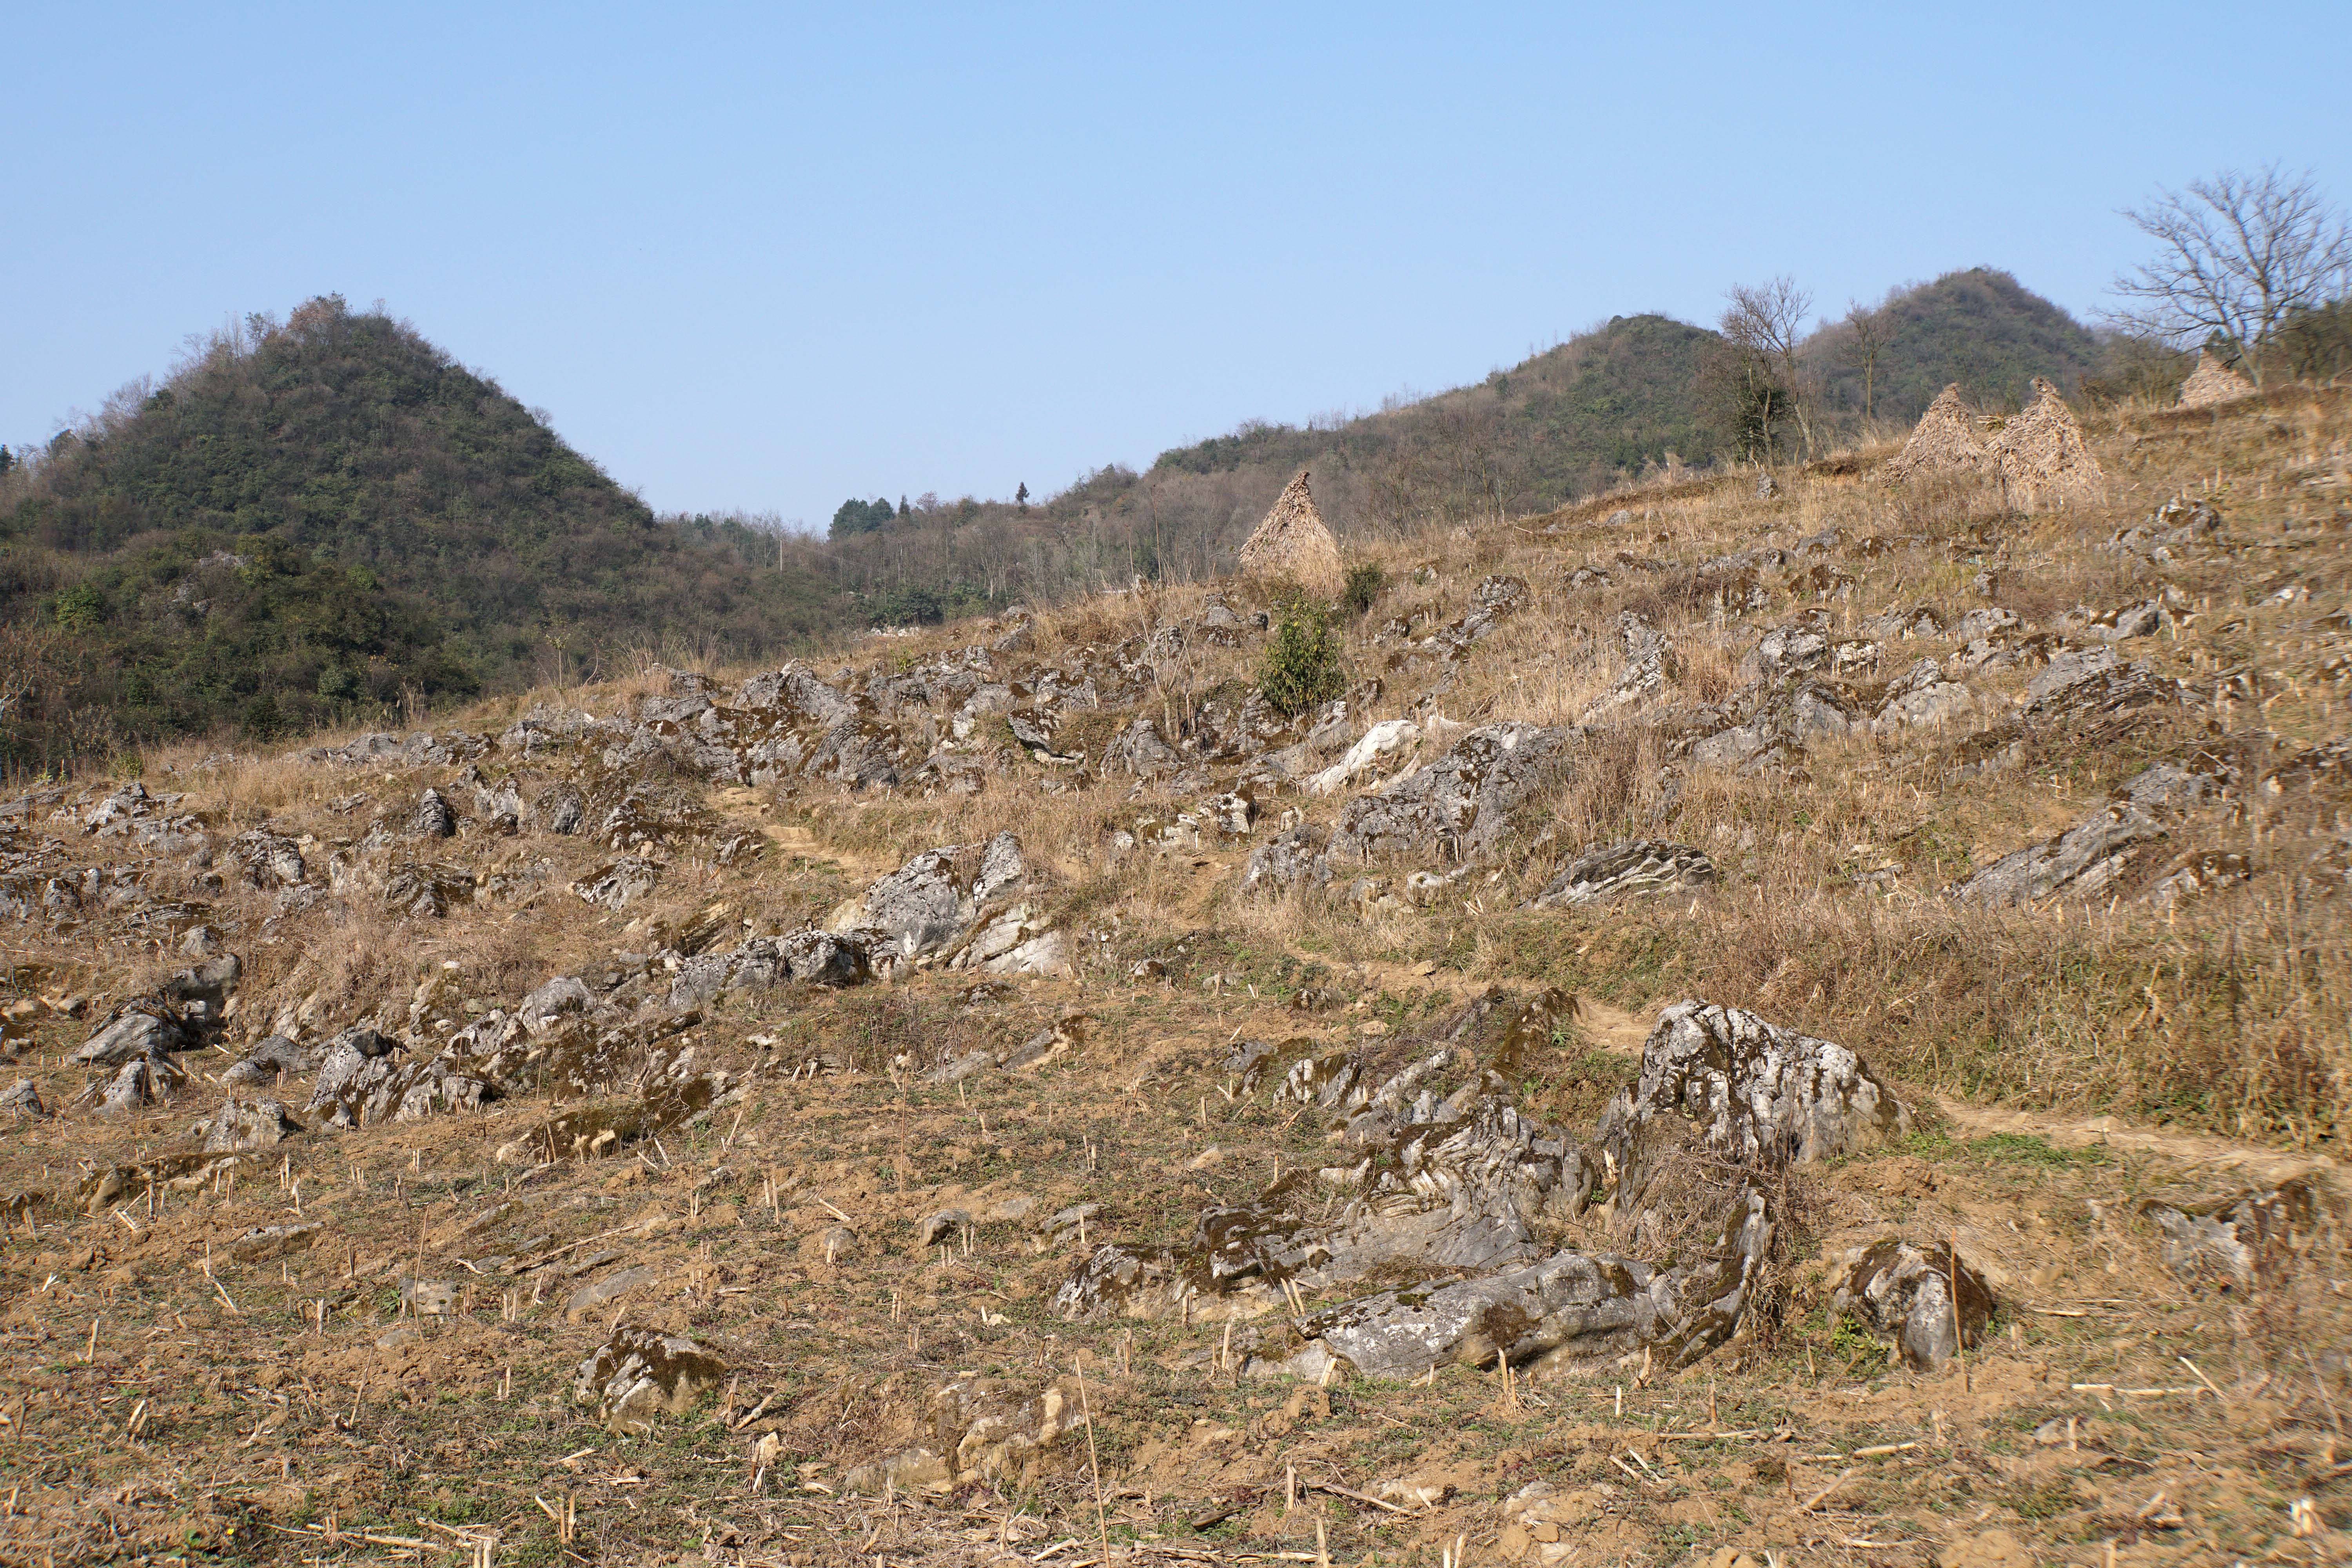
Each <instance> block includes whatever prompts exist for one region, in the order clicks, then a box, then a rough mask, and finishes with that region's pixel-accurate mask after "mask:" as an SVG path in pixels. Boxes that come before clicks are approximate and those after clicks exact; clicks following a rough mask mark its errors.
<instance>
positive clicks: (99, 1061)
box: [66, 998, 204, 1067]
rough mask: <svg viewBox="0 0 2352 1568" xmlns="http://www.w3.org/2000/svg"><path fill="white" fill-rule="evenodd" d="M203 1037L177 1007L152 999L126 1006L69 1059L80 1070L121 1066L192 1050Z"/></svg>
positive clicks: (199, 1043)
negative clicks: (171, 1052)
mask: <svg viewBox="0 0 2352 1568" xmlns="http://www.w3.org/2000/svg"><path fill="white" fill-rule="evenodd" d="M203 1043H204V1038H203V1037H202V1036H201V1035H200V1034H199V1033H198V1032H197V1031H196V1030H195V1029H194V1027H193V1026H191V1025H190V1024H189V1023H188V1022H187V1020H186V1019H185V1018H184V1017H183V1016H181V1015H180V1013H179V1012H178V1010H177V1009H175V1008H171V1007H168V1006H165V1005H163V1004H162V1003H161V1002H159V1001H157V1000H155V999H152V998H144V999H142V1000H141V1001H139V1002H134V1003H125V1004H124V1005H122V1006H121V1007H120V1008H118V1009H117V1010H116V1011H115V1013H114V1015H113V1016H110V1017H109V1018H108V1019H107V1021H106V1022H105V1023H104V1024H102V1025H100V1026H99V1029H98V1031H97V1032H96V1033H95V1034H93V1035H91V1036H90V1037H89V1039H87V1040H85V1041H83V1042H82V1043H81V1046H80V1047H79V1048H78V1049H77V1050H76V1051H75V1052H74V1053H73V1055H71V1056H70V1057H68V1058H66V1059H67V1060H68V1062H70V1063H72V1064H74V1065H75V1066H77V1067H121V1066H122V1065H123V1064H124V1063H126V1062H131V1061H134V1060H139V1059H142V1058H149V1057H162V1056H163V1055H164V1054H165V1053H167V1052H170V1051H184V1050H190V1049H193V1048H194V1047H197V1046H200V1045H202V1044H203Z"/></svg>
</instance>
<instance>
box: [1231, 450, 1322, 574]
mask: <svg viewBox="0 0 2352 1568" xmlns="http://www.w3.org/2000/svg"><path fill="white" fill-rule="evenodd" d="M1241 568H1242V573H1243V574H1244V576H1250V577H1264V578H1287V579H1289V580H1290V581H1292V582H1295V583H1297V584H1298V585H1299V586H1300V587H1302V588H1305V589H1306V590H1307V592H1308V593H1311V594H1324V595H1333V594H1337V593H1339V589H1340V586H1341V584H1343V583H1344V582H1345V580H1346V577H1347V572H1346V569H1345V568H1344V567H1343V566H1342V565H1341V564H1340V562H1339V541H1338V540H1336V539H1333V538H1332V537H1331V531H1330V530H1329V529H1328V528H1326V527H1325V526H1324V525H1323V514H1322V513H1321V512H1319V511H1318V510H1315V497H1314V495H1313V494H1312V493H1311V492H1310V491H1309V490H1308V489H1307V470H1306V469H1305V468H1301V469H1299V470H1298V477H1297V479H1293V480H1291V481H1290V482H1289V483H1288V484H1286V485H1285V486H1284V487H1283V488H1282V494H1280V495H1279V496H1277V497H1276V498H1275V502H1274V506H1273V507H1272V509H1271V510H1268V511H1267V512H1266V514H1265V520H1264V521H1261V522H1259V524H1258V525H1257V530H1256V531H1255V532H1254V533H1252V534H1251V535H1250V536H1249V542H1248V543H1246V544H1244V545H1243V546H1242V548H1241Z"/></svg>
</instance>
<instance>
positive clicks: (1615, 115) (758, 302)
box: [0, 0, 2352, 526]
mask: <svg viewBox="0 0 2352 1568" xmlns="http://www.w3.org/2000/svg"><path fill="white" fill-rule="evenodd" d="M2217 23H2224V24H2226V25H2225V26H2220V27H2219V28H2218V30H2217ZM2346 58H2352V6H2347V5H2343V4H2342V3H2341V0H2336V3H2334V4H2329V5H2318V4H2299V3H2294V0H2286V3H2283V4H2277V5H2269V6H2265V7H2263V8H2262V9H2261V10H2260V12H2259V13H2252V12H2249V13H2245V14H2235V13H2222V12H2217V11H2215V10H2214V9H2213V8H2212V7H2211V6H2210V5H2200V6H2197V7H2195V8H2191V7H2189V6H2187V5H2168V4H2136V5H2030V6H2029V5H2000V4H1984V5H1975V6H1971V7H1966V8H1963V9H1961V10H1958V11H1954V10H1952V9H1951V8H1949V7H1944V8H1931V7H1916V6H1914V7H1895V6H1886V5H1873V6H1867V7H1864V6H1858V5H1848V6H1807V5H1794V6H1784V7H1778V8H1774V7H1765V8H1761V9H1759V7H1757V6H1755V5H1650V6H1623V5H1609V6H1597V5H1596V6H1581V5H1554V6H1541V7H1538V6H1505V5H1493V6H1475V5H1457V6H1449V7H1440V6H1415V7H1410V8H1408V7H1382V6H1372V5H1352V6H1336V5H1335V6H1263V5H1260V6H1217V5H1186V6H1181V7H1179V6H1168V7H1162V8H1156V9H1153V8H1144V7H1135V6H1102V5H1097V6H1089V7H1072V8H1048V7H1034V6H998V7H988V8H982V7H938V8H919V7H897V6H876V5H861V6H841V5H835V6H826V7H821V8H818V7H811V8H795V7H782V6H778V7H759V8H754V7H740V8H737V7H722V6H706V5H668V6H661V7H655V6H646V7H640V8H623V7H617V6H598V5H571V6H562V7H555V6H550V7H545V8H530V7H523V6H514V5H470V6H464V7H455V6H438V5H403V6H400V7H397V8H393V7H385V8H381V9H378V8H373V7H365V6H360V5H338V6H320V7H316V8H304V7H293V6H287V7H215V6H206V7H191V6H184V5H174V6H162V5H156V6H109V5H92V6H49V7H41V8H32V7H19V8H17V9H16V10H15V11H14V12H13V13H11V15H10V19H9V23H8V26H7V29H6V34H5V48H0V145H5V146H6V147H7V148H8V149H9V150H10V153H11V154H12V155H11V157H10V159H9V164H10V168H11V171H12V173H13V174H14V176H15V177H14V178H13V179H12V180H11V181H10V182H9V184H10V192H9V195H8V196H7V198H6V204H7V205H6V210H7V211H8V213H9V218H8V221H7V222H6V223H5V225H0V230H5V232H6V236H7V237H6V238H5V241H0V440H5V441H9V442H21V441H24V440H27V439H32V440H38V439H42V438H45V437H47V435H49V434H50V433H51V432H52V431H54V430H55V429H56V428H58V425H59V424H60V422H61V421H63V420H64V419H65V418H67V417H68V416H70V415H71V414H73V413H74V412H75V411H76V410H87V409H91V408H95V407H96V406H97V405H99V404H100V402H101V401H102V399H103V398H104V397H105V395H107V394H108V393H109V392H110V391H111V390H113V389H114V388H115V387H117V386H119V385H121V384H122V383H124V382H126V381H128V380H130V379H131V378H132V377H134V376H137V375H140V374H150V373H160V372H161V371H163V370H164V369H165V368H166V367H167V366H168V364H169V363H170V361H171V360H172V358H173V355H174V353H176V352H177V350H178V347H179V345H180V344H181V342H182V341H183V340H184V338H185V337H186V336H187V335H188V334H189V333H192V332H197V331H204V330H205V329H207V328H209V327H212V326H215V325H217V324H218V323H219V322H221V321H223V320H224V319H226V318H227V317H228V316H230V315H233V314H241V313H243V312H246V311H249V310H274V311H277V312H278V313H280V314H283V313H284V312H285V311H286V310H288V309H289V307H291V306H292V305H294V304H295V303H297V302H298V301H299V300H302V299H304V298H306V297H308V296H310V295H312V294H317V293H324V292H340V293H341V294H343V295H344V296H345V297H347V298H348V299H350V300H352V302H353V303H354V304H358V305H364V304H367V303H370V302H373V301H374V300H383V301H384V303H385V304H386V306H387V308H388V309H390V310H392V312H393V313H394V314H395V315H399V316H403V317H405V318H407V319H409V320H410V321H414V322H415V325H416V326H417V327H418V328H419V329H420V330H421V331H424V332H425V335H427V336H428V337H430V338H432V339H434V340H435V341H436V342H439V343H440V344H442V345H443V346H444V347H445V348H446V349H447V350H449V352H450V353H453V354H454V355H456V357H457V358H458V359H459V360H461V361H463V362H464V363H467V364H469V365H473V366H476V367H478V368H480V369H483V370H486V371H488V373H490V374H493V375H495V376H496V377H497V378H498V379H499V382H500V383H501V384H503V385H504V386H505V387H506V388H507V389H508V390H509V391H510V392H511V393H513V394H514V395H516V396H518V397H520V399H521V400H522V401H523V402H525V403H527V404H530V405H538V406H541V407H543V408H545V409H546V410H547V411H548V412H549V414H550V415H551V416H552V418H553V421H554V423H555V426H556V427H557V428H558V429H559V430H560V431H562V433H563V435H564V436H565V437H567V438H569V439H570V440H571V441H572V442H573V443H574V444H575V445H577V446H578V447H581V448H582V449H583V450H584V451H585V452H587V453H588V454H589V455H590V456H592V457H593V458H597V459H598V460H599V461H601V462H602V463H604V466H605V467H606V468H608V469H609V470H610V471H611V472H612V473H613V474H614V477H615V478H617V479H620V480H622V481H623V482H624V483H625V484H629V485H631V486H634V487H635V488H637V489H640V490H641V491H642V493H643V494H644V495H645V497H646V500H648V501H650V502H652V503H653V504H654V505H655V506H656V507H658V508H661V509H663V510H723V509H730V508H743V509H749V510H775V511H779V512H781V513H782V514H784V515H785V516H787V517H797V518H802V519H804V520H806V521H809V522H810V523H812V524H814V525H819V526H821V525H822V524H823V522H824V520H825V519H826V518H827V517H829V516H830V514H831V512H832V510H833V508H834V506H835V504H837V503H838V502H839V500H841V499H842V498H843V497H844V496H845V495H848V494H850V493H853V492H855V493H859V494H865V495H874V494H887V495H889V496H892V497H896V496H898V495H899V494H901V493H906V494H910V495H919V494H920V493H922V492H923V491H925V490H936V491H939V492H940V493H941V494H942V495H947V496H954V495H958V494H962V493H965V492H972V493H977V494H981V495H1009V494H1010V493H1011V491H1012V490H1013V487H1014V486H1015V485H1016V484H1019V483H1022V482H1024V481H1025V482H1026V483H1027V484H1028V485H1029V486H1030V488H1031V489H1032V490H1033V491H1036V492H1038V493H1041V494H1042V493H1045V492H1049V491H1051V490H1053V489H1058V488H1059V487H1061V486H1063V485H1065V484H1067V483H1068V482H1069V481H1070V480H1072V479H1075V478H1076V476H1077V475H1078V474H1080V473H1081V472H1083V471H1084V470H1086V469H1087V468H1092V467H1095V466H1097V465H1099V464H1102V463H1105V462H1110V461H1122V462H1127V463H1131V464H1142V463H1145V462H1148V461H1149V460H1150V458H1151V457H1152V455H1153V454H1154V453H1156V452H1157V451H1159V450H1160V449H1161V448H1162V447H1167V446H1171V445H1173V444H1175V443H1177V442H1180V441H1182V440H1186V439H1192V438H1197V437H1203V436H1208V435H1213V434H1217V433H1219V432H1221V431H1223V430H1227V429H1230V428H1231V427H1232V426H1234V425H1235V424H1236V423H1237V422H1239V421H1240V420H1242V419H1244V418H1249V417H1264V418H1273V419H1284V420H1297V419H1302V418H1305V417H1307V416H1310V415H1314V414H1318V413H1323V412H1327V411H1330V410H1335V409H1360V408H1368V407H1371V406H1375V405H1377V404H1378V403H1379V401H1380V400H1381V397H1382V396H1383V395H1387V394H1391V393H1396V392H1400V391H1405V390H1409V389H1410V390H1418V391H1434V390H1438V389H1440V388H1443V387H1444V386H1448V385H1453V384H1459V383H1461V382H1464V381H1468V380H1474V379H1475V378H1477V377H1479V376H1481V375H1483V374H1486V371H1488V370H1489V369H1491V368H1493V367H1495V366H1496V365H1500V364H1507V363H1512V362H1514V361H1516V360H1517V359H1519V358H1521V357H1523V356H1524V355H1525V354H1526V353H1528V351H1529V350H1530V349H1531V348H1534V347H1539V346H1542V345H1545V344H1548V343H1549V342H1552V341H1553V340H1554V339H1556V338H1558V337H1559V336H1563V335H1566V334H1568V333H1570V332H1572V331H1576V330H1577V329H1579V328H1580V327H1582V326H1585V325H1588V324H1590V323H1591V322H1593V321H1599V320H1605V319H1606V318H1607V317H1609V316H1611V315H1615V314H1623V313H1631V312H1633V311H1637V310H1664V311H1667V312H1669V313H1671V314H1675V315H1678V316H1682V317H1684V318H1686V319H1690V320H1698V321H1706V320H1711V319H1712V318H1713V317H1714V315H1715V314H1716V312H1717V310H1718V309H1719V308H1720V304H1721V295H1722V291H1723V289H1725V287H1726V286H1727V285H1728V284H1731V283H1734V282H1738V281H1745V280H1753V279H1762V278H1765V277H1768V276H1769V275H1771V274H1774V273H1779V272H1789V273H1791V274H1794V275H1795V276H1796V277H1797V278H1798V279H1799V280H1800V281H1801V282H1802V283H1804V284H1805V285H1806V286H1808V287H1809V288H1811V289H1812V291H1813V293H1814V295H1815V297H1816V300H1817V309H1822V310H1832V311H1834V310H1842V309H1843V305H1844V302H1845V301H1846V300H1847V299H1848V298H1849V297H1850V296H1860V297H1864V298H1874V297H1876V296H1877V295H1879V294H1881V293H1883V292H1884V291H1885V289H1887V288H1888V287H1889V286H1890V285H1892V284H1895V283H1899V282H1903V281H1906V280H1915V279H1926V278H1929V277H1933V276H1935V275H1937V274H1938V273H1941V272H1945V271H1948V270H1951V269H1953V268H1962V267H1969V266H1975V265H1979V264H1989V265H1992V266H1997V267H2003V268H2008V269H2010V270H2011V271H2013V272H2014V273H2016V275H2017V276H2018V277H2019V279H2021V280H2022V281H2023V282H2024V283H2025V284H2026V286H2027V287H2029V288H2032V289H2036V290H2038V291H2040V292H2042V293H2044V294H2046V295H2048V296H2050V297H2051V298H2053V299H2054V300H2058V301H2059V302H2060V303H2061V304H2063V305H2065V306H2066V307H2068V308H2069V309H2072V310H2076V311H2078V312H2084V311H2088V310H2093V309H2095V307H2097V306H2098V305H2099V304H2100V302H2101V300H2102V289H2104V286H2105V283H2106V281H2107V280H2108V279H2109V278H2110V277H2111V276H2112V275H2113V274H2114V272H2115V271H2116V269H2117V268H2118V267H2119V266H2121V265H2123V264H2125V263H2127V262H2129V261H2130V260H2132V259H2134V258H2135V257H2136V256H2137V254H2138V253H2139V250H2140V248H2141V246H2140V242H2139V240H2138V237H2137V236H2136V235H2135V234H2134V233H2133V232H2132V231H2131V230H2130V229H2129V228H2128V227H2127V226H2126V225H2125V224H2124V223H2123V221H2122V220H2121V219H2120V218H2118V217H2117V216H2116V209H2117V208H2118V207H2120V206H2123V205H2128V204H2131V203H2133V202H2135V201H2137V200H2140V199H2142V198H2144V197H2145V196H2146V195H2148V194H2149V192H2150V191H2151V190H2152V188H2153V187H2154V186H2155V185H2157V184H2159V183H2163V184H2180V183H2182V182H2185V181H2187V180H2189V179H2192V178H2195V177H2197V176H2198V175H2200V174H2207V173H2210V172H2212V171H2214V170H2217V169H2221V168H2224V167H2231V166H2241V165H2249V164H2253V163H2262V162H2265V161H2269V160H2273V159H2277V160H2284V162H2285V163H2288V164H2290V165H2293V166H2295V167H2308V168H2310V169H2311V170H2312V171H2313V172H2314V173H2315V174H2317V175H2318V177H2319V179H2320V181H2321V183H2322V184H2323V185H2325V186H2326V188H2327V189H2328V190H2329V192H2330V193H2331V194H2332V195H2334V196H2335V197H2336V199H2337V200H2339V201H2344V200H2347V199H2352V107H2347V104H2352V100H2348V99H2347V95H2346V93H2345V90H2344V87H2343V75H2342V72H2343V62H2344V60H2345V59H2346Z"/></svg>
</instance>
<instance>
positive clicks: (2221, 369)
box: [2180, 349, 2254, 408]
mask: <svg viewBox="0 0 2352 1568" xmlns="http://www.w3.org/2000/svg"><path fill="white" fill-rule="evenodd" d="M2252 395H2254V384H2253V383H2252V382H2251V381H2248V380H2247V379H2246V378H2245V377H2244V376H2242V375H2240V374H2238V373H2237V372H2236V371H2234V370H2231V368H2230V367H2229V366H2228V365H2226V364H2223V363H2221V361H2220V360H2217V359H2215V358H2214V357H2213V354H2212V351H2210V349H2209V350H2200V351H2199V353H2198V355H2197V368H2196V369H2195V370H2193V371H2191V372H2189V379H2188V380H2187V381H2184V382H2182V383H2181V384H2180V406H2181V407H2183V408H2210V407H2211V406H2212V405H2214V404H2216V403H2234V402H2235V401H2237V400H2238V399H2239V398H2241V397H2252Z"/></svg>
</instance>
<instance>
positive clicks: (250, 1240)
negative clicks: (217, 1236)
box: [228, 1220, 327, 1263]
mask: <svg viewBox="0 0 2352 1568" xmlns="http://www.w3.org/2000/svg"><path fill="white" fill-rule="evenodd" d="M326 1229H327V1227H326V1226H325V1225H324V1224H322V1223H321V1222H320V1221H318V1220H307V1221H304V1222H303V1223H301V1224H299V1225H265V1226H256V1227H254V1228H253V1229H251V1230H248V1231H247V1232H246V1233H245V1234H244V1235H243V1236H240V1237H237V1238H236V1240H235V1241H232V1242H230V1243H229V1247H228V1255H229V1256H230V1257H231V1258H236V1260H237V1261H238V1262H239V1263H268V1262H270V1261H271V1260H273V1259H276V1258H285V1257H287V1256H289V1255H290V1254H293V1253H297V1252H303V1251H307V1250H309V1249H310V1247H315V1246H317V1245H318V1242H319V1238H320V1237H321V1236H324V1235H325V1234H326Z"/></svg>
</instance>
